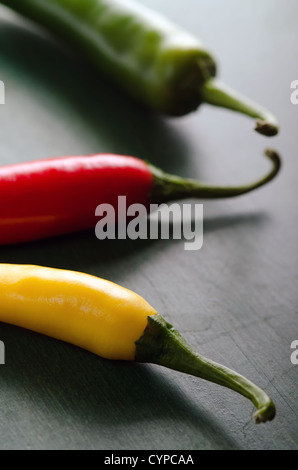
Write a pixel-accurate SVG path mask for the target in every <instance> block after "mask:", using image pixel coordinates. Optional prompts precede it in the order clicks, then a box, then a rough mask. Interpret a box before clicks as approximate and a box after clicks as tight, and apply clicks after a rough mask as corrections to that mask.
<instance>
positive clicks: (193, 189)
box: [149, 150, 281, 204]
mask: <svg viewBox="0 0 298 470" xmlns="http://www.w3.org/2000/svg"><path fill="white" fill-rule="evenodd" d="M266 156H267V157H268V158H269V159H270V160H271V162H272V165H273V168H272V170H271V171H270V173H268V175H266V176H265V177H264V178H262V179H260V180H258V181H256V182H254V183H252V184H248V185H244V186H235V187H220V186H219V187H217V186H212V185H208V184H206V183H201V182H199V181H196V180H192V179H185V178H180V177H179V176H174V175H169V174H166V173H164V172H163V171H162V170H160V169H158V168H156V167H154V166H152V165H149V167H150V170H151V172H152V174H153V179H154V185H153V189H152V193H151V201H153V202H156V203H158V204H160V203H163V202H168V201H171V200H175V199H176V200H178V199H187V198H189V199H191V198H201V199H217V198H230V197H235V196H240V195H242V194H246V193H249V192H251V191H253V190H255V189H257V188H259V187H261V186H263V185H265V184H267V183H269V182H270V181H271V180H273V179H274V178H275V176H276V175H277V174H278V173H279V170H280V168H281V160H280V157H279V155H278V154H277V153H276V152H275V151H274V150H267V151H266Z"/></svg>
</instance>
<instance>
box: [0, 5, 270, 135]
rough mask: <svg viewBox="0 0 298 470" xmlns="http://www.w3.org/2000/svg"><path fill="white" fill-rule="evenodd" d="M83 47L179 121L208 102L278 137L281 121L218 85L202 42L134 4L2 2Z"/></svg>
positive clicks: (129, 87)
mask: <svg viewBox="0 0 298 470" xmlns="http://www.w3.org/2000/svg"><path fill="white" fill-rule="evenodd" d="M0 3H2V4H4V5H6V6H8V7H10V8H12V9H14V10H15V11H17V12H19V13H21V14H23V15H24V16H26V17H28V18H30V19H32V20H34V21H36V22H37V23H39V24H40V25H42V26H45V27H47V28H48V29H49V30H50V31H52V32H54V33H55V34H58V36H60V37H61V38H63V39H65V40H67V41H68V42H69V43H71V44H72V45H74V46H76V47H77V48H79V49H80V50H81V51H82V52H83V53H84V55H85V56H88V57H89V58H90V59H91V60H92V61H93V62H95V64H96V65H97V66H99V67H100V69H101V70H103V71H104V72H105V73H106V74H107V75H108V76H110V77H111V78H112V79H114V80H115V81H116V82H118V84H120V85H121V86H122V87H123V88H124V89H125V90H126V91H128V92H129V93H130V94H131V95H132V96H134V97H135V98H137V99H138V100H139V101H141V102H143V103H144V104H146V105H148V106H150V107H151V108H153V109H155V110H158V111H159V112H161V113H165V114H168V115H173V116H181V115H184V114H187V113H189V112H191V111H193V110H195V109H197V108H198V107H199V106H200V104H202V103H203V102H206V103H209V104H212V105H216V106H221V107H224V108H228V109H231V110H234V111H237V112H240V113H243V114H246V115H248V116H250V117H253V118H256V120H257V125H256V130H257V131H258V132H259V133H261V134H263V135H267V136H274V135H276V134H277V133H278V122H277V120H276V118H275V117H274V116H273V115H272V114H271V113H269V112H268V111H266V110H265V109H263V108H262V107H260V106H259V105H257V104H255V103H252V102H251V101H250V100H247V99H246V98H244V97H242V96H240V95H238V94H237V93H235V92H234V91H232V90H230V89H228V88H227V87H225V86H224V85H222V84H221V83H219V82H217V81H216V80H215V79H214V77H215V75H216V64H215V61H214V59H213V57H212V56H211V54H210V53H209V51H208V50H207V49H206V48H205V47H204V46H203V45H202V44H201V42H200V41H198V40H197V39H196V38H195V37H193V36H192V35H190V34H188V33H187V32H184V31H182V30H181V29H179V28H178V27H177V26H175V25H173V24H172V23H170V22H169V21H168V20H167V19H165V18H164V17H163V16H161V15H159V14H157V13H155V12H153V11H151V10H150V9H148V8H146V7H144V6H142V5H140V4H138V3H136V2H135V3H134V2H133V1H131V0H83V1H82V0H0Z"/></svg>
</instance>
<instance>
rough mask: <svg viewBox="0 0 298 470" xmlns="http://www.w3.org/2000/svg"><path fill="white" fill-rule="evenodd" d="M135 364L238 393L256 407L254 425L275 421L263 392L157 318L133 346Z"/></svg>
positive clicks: (149, 322)
mask: <svg viewBox="0 0 298 470" xmlns="http://www.w3.org/2000/svg"><path fill="white" fill-rule="evenodd" d="M136 361H139V362H148V363H153V364H158V365H161V366H164V367H167V368H169V369H173V370H176V371H179V372H183V373H186V374H190V375H193V376H195V377H200V378H202V379H205V380H208V381H210V382H214V383H216V384H219V385H222V386H224V387H227V388H230V389H232V390H234V391H235V392H238V393H239V394H241V395H243V396H244V397H246V398H248V399H250V400H251V401H252V403H253V404H254V405H255V406H256V408H257V411H256V413H255V414H254V418H255V422H256V423H257V424H259V423H262V422H263V423H264V422H266V421H271V420H272V419H273V418H274V417H275V413H276V411H275V405H274V403H273V402H272V400H271V398H270V397H269V396H268V395H267V394H266V393H265V392H264V391H263V390H262V389H260V388H259V387H257V386H256V385H254V384H253V383H252V382H250V381H249V380H248V379H246V378H245V377H243V376H242V375H239V374H238V373H237V372H234V371H233V370H231V369H228V368H227V367H224V366H222V365H220V364H217V363H216V362H213V361H211V360H210V359H206V358H205V357H203V356H201V355H199V354H198V353H197V352H195V351H194V350H193V349H192V348H191V347H190V346H189V345H188V344H187V342H186V341H185V339H184V338H183V337H182V336H181V335H180V333H178V331H176V330H175V329H174V328H173V327H172V325H170V324H169V323H167V322H166V321H165V320H164V319H163V317H161V316H160V315H158V314H157V315H154V316H151V317H148V327H147V329H146V330H145V332H144V334H143V336H142V337H141V338H140V340H139V341H137V342H136Z"/></svg>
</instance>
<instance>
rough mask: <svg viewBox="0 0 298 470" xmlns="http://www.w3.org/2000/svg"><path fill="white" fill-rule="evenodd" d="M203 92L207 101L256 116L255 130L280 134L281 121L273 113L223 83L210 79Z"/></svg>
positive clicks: (271, 134)
mask: <svg viewBox="0 0 298 470" xmlns="http://www.w3.org/2000/svg"><path fill="white" fill-rule="evenodd" d="M201 94H202V98H203V101H204V102H206V103H209V104H211V105H214V106H220V107H223V108H227V109H231V110H233V111H237V112H239V113H242V114H245V115H247V116H250V117H253V118H256V119H257V125H256V128H255V130H256V131H257V132H259V133H260V134H263V135H266V136H268V137H271V136H275V135H276V134H278V130H279V123H278V121H277V119H276V117H275V116H274V115H273V114H272V113H270V112H269V111H267V110H266V109H265V108H262V107H261V106H259V105H258V104H256V103H254V102H253V101H251V100H249V99H248V98H245V97H244V96H242V95H240V94H238V93H237V92H235V91H234V90H232V89H231V88H228V87H227V86H225V85H223V84H222V83H220V82H218V81H216V80H208V81H207V82H206V83H205V85H204V86H203V88H202V89H201Z"/></svg>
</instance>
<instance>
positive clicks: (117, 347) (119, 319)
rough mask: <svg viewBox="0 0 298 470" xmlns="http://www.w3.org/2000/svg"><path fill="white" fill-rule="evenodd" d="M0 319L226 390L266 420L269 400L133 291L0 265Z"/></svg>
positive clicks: (271, 409) (83, 277)
mask: <svg viewBox="0 0 298 470" xmlns="http://www.w3.org/2000/svg"><path fill="white" fill-rule="evenodd" d="M0 321H2V322H6V323H9V324H12V325H16V326H20V327H23V328H26V329H30V330H32V331H35V332H38V333H42V334H44V335H47V336H50V337H53V338H56V339H58V340H62V341H65V342H69V343H72V344H74V345H76V346H79V347H81V348H83V349H86V350H88V351H90V352H92V353H94V354H97V355H99V356H101V357H103V358H106V359H115V360H120V361H121V360H125V361H138V362H151V363H155V364H158V365H162V366H165V367H168V368H170V369H174V370H177V371H180V372H184V373H187V374H191V375H194V376H196V377H200V378H203V379H206V380H209V381H211V382H214V383H217V384H219V385H223V386H225V387H228V388H230V389H232V390H234V391H236V392H238V393H240V394H241V395H243V396H245V397H247V398H249V399H250V400H251V401H252V402H253V403H254V405H255V406H256V407H257V411H256V413H255V415H254V417H255V421H256V423H260V422H266V421H270V420H272V419H273V418H274V416H275V406H274V403H273V402H272V400H271V399H270V398H269V397H268V395H267V394H266V393H265V392H264V391H263V390H261V389H260V388H259V387H257V386H256V385H254V384H253V383H252V382H250V381H249V380H247V379H246V378H244V377H243V376H241V375H239V374H238V373H236V372H234V371H232V370H230V369H228V368H226V367H224V366H222V365H220V364H217V363H215V362H213V361H211V360H209V359H206V358H204V357H203V356H201V355H199V354H198V353H196V352H195V351H194V350H193V349H192V348H191V347H190V346H189V345H188V344H187V342H186V341H185V340H184V339H183V338H182V336H181V335H180V334H179V333H178V331H176V330H175V329H174V328H173V327H172V325H170V324H169V323H167V322H166V321H165V320H164V319H163V317H162V316H161V315H159V314H158V313H157V312H156V310H155V309H154V308H153V307H151V305H149V304H148V303H147V302H146V301H145V300H144V299H143V298H142V297H140V296H139V295H138V294H136V293H134V292H132V291H130V290H128V289H126V288H123V287H120V286H118V285H116V284H114V283H112V282H110V281H106V280H103V279H100V278H97V277H95V276H91V275H88V274H83V273H79V272H73V271H64V270H58V269H53V268H46V267H40V266H26V265H8V264H0Z"/></svg>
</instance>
